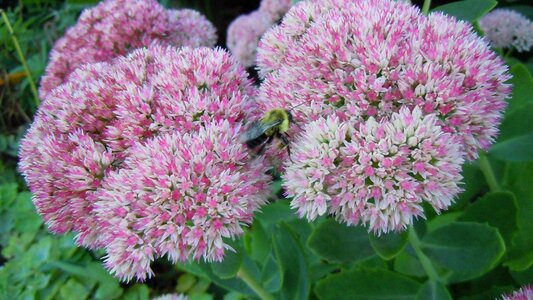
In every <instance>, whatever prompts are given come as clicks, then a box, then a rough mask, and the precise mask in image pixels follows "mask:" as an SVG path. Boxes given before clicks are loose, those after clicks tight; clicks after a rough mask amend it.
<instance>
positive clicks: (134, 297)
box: [122, 284, 150, 300]
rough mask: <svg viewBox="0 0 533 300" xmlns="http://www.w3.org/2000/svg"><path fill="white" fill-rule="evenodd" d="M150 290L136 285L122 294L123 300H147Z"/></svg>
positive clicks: (141, 285) (144, 286)
mask: <svg viewBox="0 0 533 300" xmlns="http://www.w3.org/2000/svg"><path fill="white" fill-rule="evenodd" d="M149 297H150V289H149V288H148V286H146V285H145V284H136V285H134V286H133V287H130V288H129V289H128V291H127V292H126V293H125V294H124V297H123V298H122V299H123V300H148V299H149Z"/></svg>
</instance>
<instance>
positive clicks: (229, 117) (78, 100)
mask: <svg viewBox="0 0 533 300" xmlns="http://www.w3.org/2000/svg"><path fill="white" fill-rule="evenodd" d="M254 96H255V89H254V87H253V86H252V83H251V81H250V80H249V79H248V78H247V73H246V72H245V70H244V69H243V68H242V67H241V66H239V65H238V64H237V62H236V61H235V60H234V59H233V58H231V57H230V56H229V54H227V53H226V52H224V51H222V50H220V49H215V50H213V49H209V48H196V49H193V48H181V49H177V48H174V47H163V46H157V45H154V46H151V47H149V48H143V49H137V50H135V51H133V52H132V53H130V54H129V55H128V56H126V57H120V58H117V59H114V60H112V61H110V62H107V63H93V64H87V65H84V66H82V67H80V68H78V69H77V70H75V71H74V72H73V73H72V74H71V75H70V76H69V78H68V79H67V80H66V82H65V83H63V84H61V85H60V86H58V87H57V88H56V89H54V90H53V91H52V92H51V93H50V94H49V95H48V96H47V97H46V98H45V99H44V101H43V103H42V105H41V107H40V108H39V110H38V112H37V114H36V116H35V121H34V123H33V124H32V126H31V127H30V129H29V131H28V134H27V135H26V136H25V137H24V139H23V140H22V141H21V146H20V164H19V167H20V170H21V172H22V174H23V175H24V176H25V178H26V181H27V183H28V186H29V188H30V190H31V191H32V192H33V193H34V203H35V205H36V207H37V210H38V212H39V213H40V214H41V215H42V216H43V218H44V220H45V222H46V224H47V225H48V226H49V228H50V230H51V231H52V232H55V233H65V232H69V231H73V232H75V233H76V234H77V237H76V238H77V242H78V243H79V244H81V245H83V246H86V247H90V248H98V247H102V246H103V244H102V240H101V237H100V234H101V231H100V229H99V227H100V226H99V223H98V222H100V221H99V220H98V216H97V215H96V213H95V211H94V209H93V208H94V207H93V206H94V203H95V201H96V199H95V196H94V195H95V193H96V192H97V191H99V190H100V189H101V185H102V182H103V181H105V180H106V178H107V177H108V175H109V173H111V172H118V171H119V170H121V169H122V168H124V161H125V160H126V159H127V158H128V157H129V155H130V148H131V147H132V146H134V145H136V144H144V143H145V142H147V141H149V140H151V139H153V138H154V137H157V136H159V135H162V134H167V133H179V134H185V133H193V132H197V131H198V130H199V129H200V128H202V127H203V126H205V124H207V123H209V122H212V121H217V122H221V121H226V122H229V124H232V126H233V125H234V126H240V124H241V123H242V122H244V121H245V119H246V118H247V116H248V115H249V114H250V113H251V110H252V105H253V97H254ZM95 224H96V225H95Z"/></svg>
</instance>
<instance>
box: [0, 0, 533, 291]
mask: <svg viewBox="0 0 533 300" xmlns="http://www.w3.org/2000/svg"><path fill="white" fill-rule="evenodd" d="M22 3H23V5H21V6H18V7H17V8H16V9H14V10H8V11H6V12H5V14H3V16H5V17H4V21H3V22H4V23H3V24H6V23H5V22H6V21H5V19H8V20H9V22H10V23H11V24H12V27H13V33H14V35H15V37H16V38H17V39H18V41H19V42H20V47H19V48H20V49H17V46H16V43H14V40H13V39H12V34H11V33H10V30H9V28H7V27H5V26H0V42H2V44H4V45H7V47H5V49H4V48H3V49H2V50H0V62H1V67H2V69H1V72H2V74H3V78H7V80H4V84H3V85H2V86H0V88H1V89H2V94H1V95H0V96H1V97H2V120H1V122H2V124H1V125H2V135H0V153H1V161H0V170H1V174H2V175H1V177H0V247H1V257H0V259H1V260H2V266H1V267H0V299H149V298H150V297H153V296H156V295H159V294H163V293H167V292H179V293H186V294H188V295H189V297H190V299H211V298H217V299H218V298H224V299H228V300H229V299H250V298H253V299H255V298H257V297H259V298H262V299H309V298H312V299H315V298H316V299H370V298H371V299H390V298H392V297H394V298H401V299H452V296H453V298H454V299H456V298H457V299H464V300H467V299H494V298H496V297H499V296H500V295H501V294H502V293H506V292H509V291H512V290H515V289H517V288H518V287H519V286H520V285H523V284H531V283H533V239H532V238H531V232H532V231H533V185H531V182H533V151H531V150H530V149H531V146H533V126H531V125H530V120H533V78H532V76H531V66H532V65H533V64H532V61H531V58H530V60H528V61H526V62H525V63H524V62H523V61H524V60H523V59H522V60H520V59H518V58H508V59H507V63H508V64H509V66H510V73H511V74H512V75H513V78H512V79H511V83H512V84H513V95H512V98H511V99H510V101H509V106H508V108H507V110H506V112H505V116H504V119H503V122H502V125H501V127H500V131H501V132H500V135H499V138H498V140H497V142H496V143H495V144H494V145H493V146H492V148H491V149H490V151H488V152H487V153H484V154H482V155H481V157H480V159H478V160H477V161H475V162H473V163H470V164H466V165H464V167H463V176H464V179H463V182H464V185H463V187H464V189H465V191H464V192H463V193H462V194H461V195H460V196H459V199H457V201H456V203H455V204H454V205H453V206H452V207H451V208H450V209H449V210H448V211H446V212H443V213H442V214H440V215H437V214H435V213H432V210H431V208H430V207H429V206H428V207H425V208H426V212H427V214H426V217H427V220H418V221H417V222H416V223H415V225H414V226H413V227H412V228H411V229H410V230H409V231H407V232H403V233H389V234H382V235H381V236H376V235H374V234H371V233H370V234H369V233H368V232H367V230H366V228H362V227H361V226H358V227H347V226H345V225H342V224H339V223H338V222H336V221H334V220H333V219H331V218H326V217H319V218H318V219H317V220H316V221H315V222H313V223H309V222H307V221H306V220H302V219H299V218H298V217H297V216H296V214H295V213H294V210H291V208H290V207H289V204H288V201H287V200H286V199H277V201H272V202H271V204H269V205H267V206H265V207H263V208H262V211H261V212H260V213H258V214H257V215H256V216H255V217H254V221H253V224H252V225H251V227H250V228H248V229H247V230H246V232H245V234H244V236H243V238H242V239H240V240H239V241H237V242H235V243H234V244H232V247H233V248H234V249H235V250H236V251H235V252H228V253H227V254H226V257H225V259H224V261H223V262H220V263H203V262H200V263H188V264H178V265H177V266H174V265H170V264H168V263H166V262H163V261H161V262H160V261H157V262H156V263H155V267H154V269H155V271H156V277H155V279H152V280H150V281H148V282H147V283H144V284H141V283H129V284H124V283H120V282H119V281H118V280H117V279H115V278H113V277H112V276H111V275H109V274H108V272H107V271H106V270H105V269H104V268H103V267H102V263H101V259H102V255H103V253H100V252H89V251H86V250H84V249H81V248H78V247H77V246H76V245H75V244H74V242H73V236H72V235H64V236H53V235H51V234H49V233H48V232H47V230H46V228H45V226H44V225H43V222H42V220H41V218H40V217H39V216H38V215H37V214H36V213H35V209H34V206H33V204H32V202H31V193H29V192H28V191H27V189H26V188H25V186H24V183H23V180H21V178H20V177H19V175H18V174H17V173H16V170H15V165H16V156H17V148H18V140H19V139H20V137H21V136H22V134H23V132H24V128H25V125H26V124H27V123H28V122H29V121H30V118H31V117H30V116H31V115H32V114H33V113H34V112H35V109H36V101H35V97H34V88H32V84H31V79H30V78H39V77H40V75H41V74H42V72H43V70H44V67H45V66H46V60H47V56H48V52H49V50H50V48H51V45H52V43H53V41H54V40H55V39H56V38H57V37H59V36H61V33H62V32H63V31H64V29H65V28H66V27H68V26H69V25H70V24H72V23H73V22H74V21H75V19H76V16H77V14H78V13H79V11H80V8H82V7H83V5H74V4H72V3H71V2H68V3H66V4H61V5H58V4H56V3H55V1H22ZM426 3H429V1H426ZM496 4H497V2H496V1H483V0H465V1H460V2H456V3H451V4H448V5H444V6H441V7H436V8H434V9H433V11H443V12H445V13H447V14H450V15H454V16H456V17H458V18H460V19H463V20H466V21H469V22H472V23H474V24H476V22H477V20H478V19H479V18H480V17H482V16H483V15H485V14H486V13H487V12H489V11H490V10H491V9H492V8H494V7H495V6H496ZM167 5H173V3H167ZM207 6H208V7H210V5H209V4H208V5H207ZM428 9H429V4H428V5H427V8H426V10H428ZM515 9H517V10H521V9H522V10H523V11H524V14H526V12H527V11H529V10H530V9H531V8H530V7H529V6H520V7H519V6H517V7H515ZM208 15H209V14H208ZM43 37H45V38H44V39H43ZM24 60H26V61H27V63H28V64H27V68H25V67H24V65H23V63H22V61H24ZM28 70H29V71H28ZM21 72H23V73H25V74H27V73H28V72H29V73H30V74H31V75H32V76H31V77H28V76H25V77H24V78H23V79H22V80H21V81H20V82H19V83H16V82H13V83H11V84H10V83H9V75H10V74H20V73H21ZM4 108H5V109H4ZM274 186H275V190H274V191H273V195H278V194H280V193H281V191H280V189H281V187H280V186H281V182H280V181H279V180H278V181H276V182H275V183H274ZM273 198H277V197H275V196H273ZM272 200H274V199H272Z"/></svg>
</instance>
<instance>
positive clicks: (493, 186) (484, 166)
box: [478, 153, 500, 192]
mask: <svg viewBox="0 0 533 300" xmlns="http://www.w3.org/2000/svg"><path fill="white" fill-rule="evenodd" d="M478 164H479V169H480V170H481V173H483V176H485V180H486V181H487V184H488V185H489V188H490V190H491V191H492V192H495V191H499V190H500V185H499V184H498V181H497V180H496V176H495V175H494V171H493V170H492V166H491V165H490V161H489V159H488V158H487V155H486V154H485V153H481V154H480V155H479V160H478Z"/></svg>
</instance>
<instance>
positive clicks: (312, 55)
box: [257, 0, 510, 159]
mask: <svg viewBox="0 0 533 300" xmlns="http://www.w3.org/2000/svg"><path fill="white" fill-rule="evenodd" d="M257 61H258V66H259V67H260V74H262V75H263V76H265V80H264V82H263V83H262V85H261V87H260V94H259V103H260V105H261V106H262V107H261V109H260V110H261V111H267V110H269V109H272V108H278V107H283V108H287V109H290V108H291V107H295V106H298V105H300V106H298V107H297V108H295V109H294V111H293V112H292V113H293V115H294V117H295V121H296V123H299V124H300V125H303V124H305V123H308V122H310V121H313V120H317V119H318V118H320V117H326V116H337V117H338V118H339V119H340V120H341V121H350V122H353V123H355V124H357V123H360V122H363V121H365V120H367V119H368V118H370V117H373V118H374V119H376V120H377V121H378V122H380V121H381V120H387V119H389V118H390V116H391V115H392V113H394V112H398V111H399V109H400V108H402V107H404V106H407V107H409V108H411V109H412V108H413V107H414V106H419V107H420V108H421V109H422V112H423V113H424V114H436V116H437V120H438V123H439V124H438V125H439V126H441V127H442V130H443V131H444V132H447V133H451V134H452V135H453V136H454V139H456V140H457V141H458V142H459V143H461V144H462V147H463V148H464V151H465V152H466V154H467V157H468V159H474V158H476V157H477V152H478V150H479V149H487V148H488V147H489V146H490V145H491V144H492V143H493V141H494V139H495V137H496V136H497V133H498V125H499V123H500V121H501V118H502V111H503V109H504V108H505V106H506V99H507V98H508V97H509V94H510V85H509V84H507V83H506V81H507V80H508V79H509V78H510V75H509V74H508V69H507V67H506V66H505V64H504V63H503V61H502V60H501V59H500V58H499V57H498V56H497V55H496V54H495V53H494V52H492V51H491V50H490V48H489V46H488V44H487V43H486V42H485V41H484V40H483V39H481V38H479V37H478V36H477V35H476V33H475V32H474V31H473V30H472V27H471V26H470V25H469V24H467V23H465V22H462V21H458V20H456V19H454V18H452V17H448V16H445V15H443V14H441V13H431V14H430V15H429V16H425V15H422V14H421V13H420V11H419V10H418V9H417V8H416V7H414V6H411V5H409V4H407V3H402V2H393V1H387V0H367V1H363V0H356V1H341V0H317V1H305V2H300V3H298V4H296V5H295V6H294V7H293V8H292V9H291V10H290V11H289V12H288V13H287V15H286V16H285V18H284V19H283V21H282V23H281V24H280V25H279V26H277V27H275V28H273V29H271V30H269V31H268V32H267V33H266V34H265V36H264V37H263V38H262V41H261V42H260V45H259V50H258V59H257ZM297 132H298V129H297V128H296V127H295V126H293V129H292V130H291V131H290V132H289V134H290V135H291V136H295V135H297Z"/></svg>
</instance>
